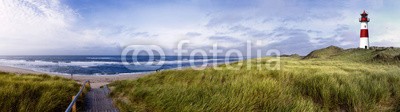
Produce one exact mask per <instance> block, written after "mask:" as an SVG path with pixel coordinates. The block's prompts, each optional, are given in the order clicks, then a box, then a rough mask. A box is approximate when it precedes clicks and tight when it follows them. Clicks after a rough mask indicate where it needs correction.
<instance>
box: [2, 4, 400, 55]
mask: <svg viewBox="0 0 400 112" xmlns="http://www.w3.org/2000/svg"><path fill="white" fill-rule="evenodd" d="M398 6H400V1H398V0H346V1H345V0H0V55H119V54H120V53H121V51H122V50H123V49H124V48H125V47H127V46H129V45H158V46H160V47H161V48H163V49H164V50H165V52H166V53H167V54H172V55H173V54H174V52H173V50H174V49H176V48H177V43H178V42H179V41H181V40H189V41H190V43H189V44H188V45H187V46H185V48H186V49H210V48H212V45H213V44H218V47H220V49H223V50H228V49H239V50H240V51H243V52H246V48H245V47H246V42H247V41H252V42H255V41H259V44H257V45H255V46H254V47H255V48H254V49H263V50H268V49H277V50H279V51H280V52H281V53H282V54H292V53H298V54H301V55H305V54H307V53H309V52H310V51H312V50H315V49H319V48H323V47H327V46H330V45H335V46H339V47H342V48H355V47H357V46H358V43H359V33H360V23H359V21H358V19H359V18H360V13H361V12H362V11H363V10H366V11H367V12H368V13H369V17H370V19H371V22H370V23H369V33H370V34H369V35H370V42H371V45H372V46H395V47H400V20H399V19H398V18H400V7H398Z"/></svg>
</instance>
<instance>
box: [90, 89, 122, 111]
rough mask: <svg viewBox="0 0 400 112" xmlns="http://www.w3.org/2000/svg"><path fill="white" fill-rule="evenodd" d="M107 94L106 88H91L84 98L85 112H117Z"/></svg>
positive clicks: (108, 91)
mask: <svg viewBox="0 0 400 112" xmlns="http://www.w3.org/2000/svg"><path fill="white" fill-rule="evenodd" d="M108 94H110V90H109V89H108V87H107V86H104V87H103V88H92V90H90V91H89V93H88V94H87V96H86V98H85V103H86V112H118V109H117V108H116V107H115V106H114V105H113V103H112V99H111V98H109V97H108Z"/></svg>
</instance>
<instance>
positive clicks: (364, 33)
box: [360, 29, 369, 38]
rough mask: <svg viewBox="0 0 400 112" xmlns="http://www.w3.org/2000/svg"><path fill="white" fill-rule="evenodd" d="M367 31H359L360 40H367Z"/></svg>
mask: <svg viewBox="0 0 400 112" xmlns="http://www.w3.org/2000/svg"><path fill="white" fill-rule="evenodd" d="M368 37H369V36H368V29H361V32H360V38H368Z"/></svg>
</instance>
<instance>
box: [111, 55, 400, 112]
mask: <svg viewBox="0 0 400 112" xmlns="http://www.w3.org/2000/svg"><path fill="white" fill-rule="evenodd" d="M362 52H365V51H362ZM256 60H257V59H253V60H248V61H251V63H252V66H251V69H247V66H249V65H247V62H246V61H244V62H237V63H232V65H239V64H243V66H242V67H240V69H239V70H228V69H224V67H225V66H221V67H223V69H222V70H215V69H212V68H207V69H205V70H191V69H185V70H169V71H162V72H158V73H154V74H153V75H149V76H146V77H143V78H140V79H137V80H124V81H117V82H114V83H112V84H110V87H111V89H112V93H111V96H112V97H113V98H114V101H115V103H116V104H117V106H118V107H119V109H120V110H121V111H399V110H400V67H399V66H397V65H387V64H369V63H362V62H355V61H348V60H343V61H340V60H318V59H312V60H301V59H298V58H281V61H280V64H281V69H280V70H269V69H261V70H259V69H257V68H256V67H257V65H259V64H261V63H266V62H267V61H268V60H269V58H262V59H261V63H257V62H256Z"/></svg>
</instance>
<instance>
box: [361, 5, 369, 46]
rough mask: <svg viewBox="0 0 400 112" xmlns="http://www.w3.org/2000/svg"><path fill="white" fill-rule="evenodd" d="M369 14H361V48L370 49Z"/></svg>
mask: <svg viewBox="0 0 400 112" xmlns="http://www.w3.org/2000/svg"><path fill="white" fill-rule="evenodd" d="M368 22H369V18H368V14H367V13H366V12H365V10H364V12H363V13H361V18H360V23H361V32H360V48H364V49H369V36H368Z"/></svg>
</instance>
